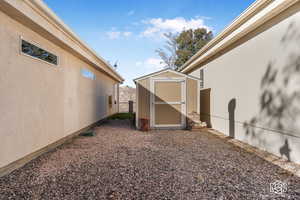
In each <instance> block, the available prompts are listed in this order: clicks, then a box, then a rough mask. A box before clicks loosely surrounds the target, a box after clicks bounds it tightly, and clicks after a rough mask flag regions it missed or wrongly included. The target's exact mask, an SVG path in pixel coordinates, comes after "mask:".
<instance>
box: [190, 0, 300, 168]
mask: <svg viewBox="0 0 300 200" xmlns="http://www.w3.org/2000/svg"><path fill="white" fill-rule="evenodd" d="M299 11H300V3H297V4H296V5H294V6H293V7H291V8H289V9H288V10H286V11H285V12H284V13H282V14H280V15H279V16H277V17H276V18H273V19H272V20H271V21H269V22H267V23H266V24H264V25H263V26H261V27H259V28H258V29H257V30H255V31H254V32H252V33H250V34H249V35H248V36H246V37H244V38H243V39H242V40H240V41H238V42H237V43H235V44H234V45H233V46H232V47H230V48H228V49H226V50H224V51H223V52H221V53H220V54H219V55H218V57H217V58H215V59H213V60H212V61H210V62H209V63H207V64H205V65H204V66H201V68H202V69H204V88H205V90H203V91H202V94H203V95H202V96H203V99H205V101H204V102H201V101H200V103H201V108H202V107H203V106H204V107H205V106H206V107H207V108H206V109H205V114H206V115H209V117H208V118H209V119H208V120H210V121H211V125H212V127H213V128H214V129H217V130H219V131H221V132H223V133H225V134H227V135H230V136H232V137H234V138H237V139H239V140H242V141H245V142H247V143H249V144H251V145H254V146H256V147H259V148H260V149H263V150H267V151H269V152H271V153H274V154H276V155H279V156H283V157H285V158H287V159H289V160H291V161H294V162H297V163H300V134H299V133H300V92H299V82H300V68H299V60H300V53H299V52H300V46H299V44H300V39H299V38H300V31H299V30H300V23H299V21H300V13H299ZM199 70H200V69H197V70H196V71H194V72H192V73H191V75H194V76H197V77H199V76H200V71H199ZM207 91H209V92H207ZM204 93H206V96H205V95H204ZM207 95H209V96H207ZM201 100H202V98H201ZM203 104H205V105H203ZM200 112H201V110H200ZM206 117H207V116H206Z"/></svg>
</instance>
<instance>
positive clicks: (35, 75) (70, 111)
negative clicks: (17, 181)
mask: <svg viewBox="0 0 300 200" xmlns="http://www.w3.org/2000/svg"><path fill="white" fill-rule="evenodd" d="M0 24H1V25H0V38H1V45H0V52H1V54H0V94H1V99H0V109H1V115H0V137H1V140H0V141H1V142H0V143H1V145H0V167H3V166H5V165H7V164H9V163H11V162H13V161H15V160H17V159H20V158H22V157H24V156H25V155H28V154H30V153H32V152H34V151H36V150H39V149H41V148H43V147H45V146H47V145H49V144H50V143H53V142H55V141H57V140H59V139H61V138H63V137H65V136H67V135H69V134H71V133H74V132H76V131H78V130H80V129H82V128H84V127H86V126H88V125H90V124H92V123H94V122H96V121H98V120H100V119H102V118H104V117H106V116H108V115H111V114H113V113H115V112H116V111H117V106H118V102H117V104H114V102H113V105H112V107H111V108H109V105H108V96H109V95H114V94H115V92H114V88H115V84H117V81H115V80H114V79H112V78H110V77H108V76H107V75H106V74H104V73H102V72H100V71H99V70H96V69H95V68H93V67H92V66H90V65H89V64H88V63H86V62H84V61H82V60H81V59H80V58H78V57H76V56H74V54H71V53H69V52H68V51H66V50H64V49H62V48H61V47H59V46H57V45H56V44H54V43H52V42H50V41H49V40H46V39H45V38H44V37H42V36H41V35H39V34H37V33H36V32H34V31H32V30H31V29H29V28H27V27H26V26H24V25H22V24H20V23H19V22H17V21H15V20H14V19H12V18H10V17H8V16H7V15H6V14H4V13H3V12H1V11H0ZM20 37H22V38H23V39H24V40H27V41H29V42H32V43H34V44H37V45H39V46H40V47H42V48H44V49H45V50H48V51H50V52H52V53H55V54H56V55H57V56H58V57H59V64H58V66H54V65H51V64H48V63H45V62H42V61H40V60H37V59H33V58H31V57H29V56H25V55H22V54H21V53H20ZM82 68H86V69H88V70H90V71H92V72H93V73H94V74H95V75H96V80H91V79H88V78H85V77H83V76H82V75H81V73H80V70H81V69H82ZM112 99H115V98H114V97H113V98H112Z"/></svg>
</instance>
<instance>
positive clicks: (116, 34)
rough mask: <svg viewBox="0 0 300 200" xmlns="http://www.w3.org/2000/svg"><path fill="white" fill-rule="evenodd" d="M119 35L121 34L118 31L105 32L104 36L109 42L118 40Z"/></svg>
mask: <svg viewBox="0 0 300 200" xmlns="http://www.w3.org/2000/svg"><path fill="white" fill-rule="evenodd" d="M120 34H121V32H119V31H109V32H106V35H107V36H108V38H109V39H111V40H114V39H118V38H119V37H120Z"/></svg>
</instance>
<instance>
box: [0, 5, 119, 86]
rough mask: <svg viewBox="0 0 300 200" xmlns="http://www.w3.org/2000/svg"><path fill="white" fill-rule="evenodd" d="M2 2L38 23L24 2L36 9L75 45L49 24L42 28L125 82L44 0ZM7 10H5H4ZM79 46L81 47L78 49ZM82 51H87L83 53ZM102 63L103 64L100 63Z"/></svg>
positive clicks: (98, 66) (40, 15)
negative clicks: (58, 33) (52, 30)
mask: <svg viewBox="0 0 300 200" xmlns="http://www.w3.org/2000/svg"><path fill="white" fill-rule="evenodd" d="M0 1H1V2H0V4H7V5H9V6H10V7H12V8H14V9H16V10H18V11H19V12H21V13H22V14H23V15H25V16H26V17H28V18H29V19H30V20H32V21H33V22H34V23H37V21H36V20H37V18H35V14H34V12H32V11H31V13H30V11H28V9H25V8H24V4H26V5H27V6H29V7H30V9H32V10H34V11H35V12H36V13H37V14H38V15H39V17H42V18H43V19H44V20H45V21H47V23H49V24H50V25H52V26H53V27H55V28H56V29H57V30H58V31H59V32H61V33H62V34H63V35H64V37H66V38H67V39H68V40H69V41H72V43H73V44H75V45H76V46H75V48H74V46H72V45H71V46H70V43H68V42H67V41H64V40H61V38H58V36H57V35H55V34H53V32H51V31H50V30H48V29H47V26H42V25H40V26H41V27H42V28H44V29H46V30H47V31H48V32H49V33H50V34H52V35H53V36H54V37H56V38H57V39H59V40H61V41H62V42H63V43H64V44H65V45H67V46H68V47H70V48H71V49H74V50H75V51H76V52H77V53H79V54H80V55H82V56H83V57H85V58H86V59H87V60H89V62H91V63H93V64H94V65H95V66H97V68H99V69H101V70H103V71H104V72H106V73H108V74H109V75H110V76H112V77H114V78H115V79H116V80H118V81H120V82H123V81H124V79H123V78H122V76H121V75H120V74H119V73H118V72H117V71H116V70H115V69H114V68H113V67H112V66H111V65H110V64H109V63H107V61H105V60H104V59H103V58H102V57H101V56H99V55H98V54H97V53H96V52H95V51H94V50H92V49H91V48H90V47H89V46H88V45H87V44H86V43H85V42H83V41H82V40H81V39H80V38H79V37H78V36H77V35H76V34H75V33H74V32H73V31H72V30H71V29H70V28H69V27H68V26H67V25H66V24H65V23H64V22H63V21H62V20H61V19H60V18H59V17H58V16H57V15H56V14H55V13H54V12H53V11H52V10H51V9H50V8H49V7H48V6H47V5H46V4H45V3H44V2H43V1H42V0H0ZM4 11H5V10H4ZM78 47H79V48H80V49H78ZM81 52H85V55H83V54H82V53H81ZM100 63H102V64H100Z"/></svg>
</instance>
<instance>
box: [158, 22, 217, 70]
mask: <svg viewBox="0 0 300 200" xmlns="http://www.w3.org/2000/svg"><path fill="white" fill-rule="evenodd" d="M165 36H166V38H167V43H166V45H165V48H164V49H158V50H156V52H158V55H159V56H160V57H161V58H162V60H163V61H164V62H165V63H166V65H167V66H168V67H170V68H172V69H175V70H176V69H178V68H179V67H180V66H182V65H183V64H184V63H185V62H186V61H188V59H190V58H191V57H192V56H193V55H195V54H196V53H197V52H198V51H199V50H200V49H201V48H202V47H203V46H204V45H206V44H207V43H208V42H209V41H210V40H211V39H212V38H213V34H212V32H211V31H209V30H207V29H206V28H198V29H195V30H192V29H189V30H184V31H182V32H181V33H180V34H179V35H173V34H172V33H169V34H165ZM170 60H171V61H172V62H169V61H170ZM166 61H168V62H166Z"/></svg>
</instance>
